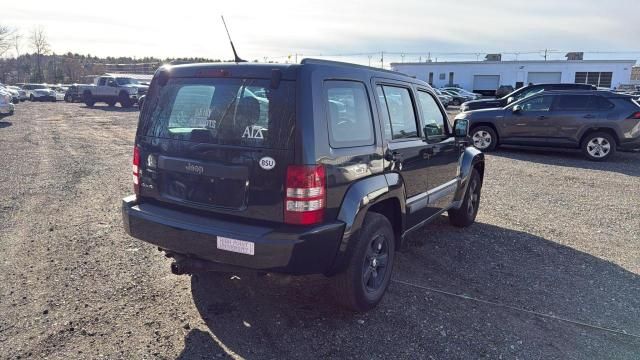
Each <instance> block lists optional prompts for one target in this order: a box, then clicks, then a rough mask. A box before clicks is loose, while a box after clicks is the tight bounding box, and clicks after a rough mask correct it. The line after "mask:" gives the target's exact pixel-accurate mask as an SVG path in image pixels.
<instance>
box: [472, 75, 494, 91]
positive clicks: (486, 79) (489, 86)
mask: <svg viewBox="0 0 640 360" xmlns="http://www.w3.org/2000/svg"><path fill="white" fill-rule="evenodd" d="M499 86H500V75H474V76H473V91H487V90H491V91H496V90H497V89H498V87H499Z"/></svg>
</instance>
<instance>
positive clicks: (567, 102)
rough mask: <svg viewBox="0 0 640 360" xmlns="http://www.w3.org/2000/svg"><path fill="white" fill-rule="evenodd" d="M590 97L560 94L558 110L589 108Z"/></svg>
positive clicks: (556, 107)
mask: <svg viewBox="0 0 640 360" xmlns="http://www.w3.org/2000/svg"><path fill="white" fill-rule="evenodd" d="M589 102H590V101H589V97H587V96H582V95H560V96H559V97H558V103H557V104H556V106H555V109H556V110H560V111H572V110H573V111H580V110H587V109H589V107H590V106H589Z"/></svg>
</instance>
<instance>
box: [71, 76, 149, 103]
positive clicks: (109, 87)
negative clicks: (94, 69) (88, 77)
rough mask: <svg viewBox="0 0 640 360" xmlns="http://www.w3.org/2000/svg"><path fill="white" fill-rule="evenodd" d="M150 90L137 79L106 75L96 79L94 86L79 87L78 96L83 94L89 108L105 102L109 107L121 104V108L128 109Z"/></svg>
mask: <svg viewBox="0 0 640 360" xmlns="http://www.w3.org/2000/svg"><path fill="white" fill-rule="evenodd" d="M148 89H149V87H148V86H146V85H141V84H140V83H139V82H138V80H136V79H133V78H130V77H126V76H118V75H117V74H105V75H102V76H98V77H96V78H95V79H94V81H93V84H92V85H79V86H78V94H81V96H82V99H83V101H84V103H85V104H86V105H87V106H93V105H94V104H95V103H97V102H104V103H107V104H108V105H109V106H115V104H116V103H120V106H122V107H125V108H127V107H131V106H133V105H134V104H135V103H136V102H138V99H139V98H140V96H142V95H144V94H146V92H147V90H148Z"/></svg>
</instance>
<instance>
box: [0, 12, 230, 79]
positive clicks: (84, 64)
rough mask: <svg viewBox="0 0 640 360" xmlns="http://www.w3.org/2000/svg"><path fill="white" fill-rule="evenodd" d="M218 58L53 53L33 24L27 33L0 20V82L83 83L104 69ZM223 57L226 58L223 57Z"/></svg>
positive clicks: (150, 67) (150, 69)
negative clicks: (162, 57) (163, 57)
mask: <svg viewBox="0 0 640 360" xmlns="http://www.w3.org/2000/svg"><path fill="white" fill-rule="evenodd" d="M221 61H223V60H220V59H207V58H200V57H192V58H165V59H160V58H156V57H142V58H134V57H126V56H121V57H112V56H107V57H98V56H92V55H91V54H87V55H84V54H78V53H73V52H67V53H63V54H56V53H55V52H53V51H52V50H51V44H50V43H49V39H48V37H47V34H46V31H45V30H44V29H43V28H42V27H35V28H33V29H31V30H30V31H29V32H28V33H27V34H24V33H22V32H20V31H19V30H18V29H13V28H11V27H8V26H4V25H1V24H0V82H2V83H8V84H15V83H51V84H58V83H83V82H88V81H90V80H89V79H88V78H87V77H88V76H90V75H99V74H103V73H105V72H107V71H118V72H127V71H130V72H143V73H152V72H153V71H155V69H157V68H158V67H159V66H161V65H162V64H166V63H194V62H221ZM225 61H226V60H225Z"/></svg>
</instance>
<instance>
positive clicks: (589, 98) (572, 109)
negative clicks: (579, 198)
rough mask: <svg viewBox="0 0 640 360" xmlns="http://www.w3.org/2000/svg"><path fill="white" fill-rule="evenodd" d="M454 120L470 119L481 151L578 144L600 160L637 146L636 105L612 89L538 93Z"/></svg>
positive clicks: (639, 140) (638, 108) (638, 121)
mask: <svg viewBox="0 0 640 360" xmlns="http://www.w3.org/2000/svg"><path fill="white" fill-rule="evenodd" d="M456 119H467V120H468V121H469V123H470V129H471V131H470V136H471V140H472V142H473V145H474V146H475V147H476V148H478V149H480V150H483V151H490V150H493V149H495V147H496V146H498V145H502V144H505V145H507V144H508V145H527V146H544V147H563V148H580V149H582V152H583V153H584V155H585V156H586V157H587V158H588V159H590V160H595V161H601V160H605V159H607V158H609V157H610V156H612V155H613V154H614V153H615V151H616V149H638V148H640V105H639V104H638V102H636V101H635V100H634V99H633V97H631V96H628V95H622V94H616V93H613V92H610V91H548V92H542V93H539V94H536V95H532V96H530V97H528V98H525V99H521V100H519V101H516V102H514V103H512V104H509V105H508V106H506V107H504V108H497V109H482V110H476V111H469V112H465V113H461V114H459V115H458V116H457V117H456Z"/></svg>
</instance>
